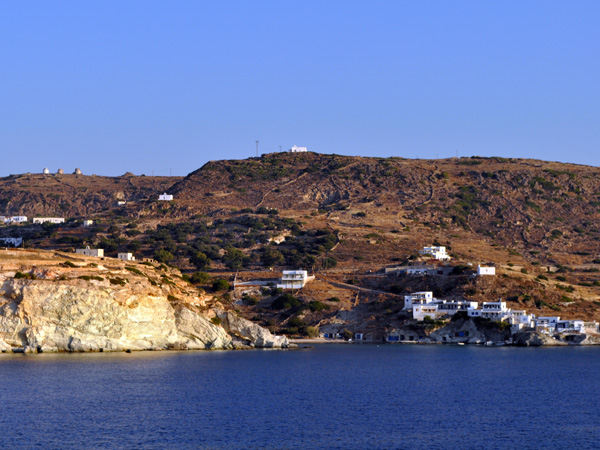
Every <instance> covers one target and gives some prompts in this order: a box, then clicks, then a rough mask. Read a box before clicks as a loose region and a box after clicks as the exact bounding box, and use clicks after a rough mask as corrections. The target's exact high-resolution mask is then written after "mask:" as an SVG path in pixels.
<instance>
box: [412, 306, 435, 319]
mask: <svg viewBox="0 0 600 450" xmlns="http://www.w3.org/2000/svg"><path fill="white" fill-rule="evenodd" d="M412 311H413V319H415V320H418V321H419V322H422V321H423V320H425V317H429V318H430V319H434V320H435V319H437V318H438V305H436V304H434V303H426V304H423V305H413V309H412Z"/></svg>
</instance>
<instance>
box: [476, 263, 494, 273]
mask: <svg viewBox="0 0 600 450" xmlns="http://www.w3.org/2000/svg"><path fill="white" fill-rule="evenodd" d="M482 275H496V268H495V267H482V266H479V265H478V266H477V276H482Z"/></svg>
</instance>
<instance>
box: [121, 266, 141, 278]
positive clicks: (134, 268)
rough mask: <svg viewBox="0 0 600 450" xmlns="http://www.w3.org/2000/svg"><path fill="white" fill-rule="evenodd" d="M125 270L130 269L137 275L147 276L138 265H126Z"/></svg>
mask: <svg viewBox="0 0 600 450" xmlns="http://www.w3.org/2000/svg"><path fill="white" fill-rule="evenodd" d="M125 270H129V271H130V272H132V273H135V274H136V275H140V276H142V277H143V276H145V275H144V273H143V272H142V271H141V270H140V269H138V268H136V267H130V266H125Z"/></svg>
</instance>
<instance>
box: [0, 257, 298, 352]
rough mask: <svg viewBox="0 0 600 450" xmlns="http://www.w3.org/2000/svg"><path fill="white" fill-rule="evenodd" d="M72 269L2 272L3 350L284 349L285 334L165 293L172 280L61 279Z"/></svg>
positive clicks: (181, 293)
mask: <svg viewBox="0 0 600 450" xmlns="http://www.w3.org/2000/svg"><path fill="white" fill-rule="evenodd" d="M77 270H78V268H74V269H73V268H69V269H64V268H62V269H61V268H55V269H54V271H49V270H44V271H39V270H38V272H37V273H38V274H40V275H42V276H45V279H43V278H41V277H40V278H38V277H34V278H36V279H33V280H32V279H16V278H14V276H15V274H16V273H18V271H3V272H2V271H0V350H2V351H10V350H12V351H24V352H40V351H41V352H63V351H64V352H79V351H123V350H162V349H235V348H251V347H280V348H281V347H287V346H288V341H287V338H285V337H281V336H273V335H272V334H271V333H270V332H269V331H268V330H266V329H264V328H261V327H259V326H258V325H255V324H253V323H252V322H249V321H247V320H245V319H242V318H238V317H236V316H235V314H233V313H231V312H225V311H222V310H221V309H219V308H216V309H210V308H207V307H206V301H205V299H202V298H198V297H195V298H194V297H193V296H187V297H186V296H184V294H185V292H184V291H183V290H180V291H178V292H176V293H177V294H178V295H179V297H175V296H174V295H172V294H167V292H169V291H170V292H175V291H174V289H175V288H174V287H173V285H175V283H172V284H171V285H169V286H168V287H165V288H163V287H161V286H159V287H153V286H151V285H150V284H149V283H148V282H147V281H144V280H140V279H139V278H141V276H140V277H137V278H138V279H137V280H136V279H134V277H129V278H121V280H128V281H126V282H125V281H123V283H122V284H119V285H116V286H115V285H113V284H111V283H109V282H108V281H105V280H103V279H102V278H101V277H100V276H97V278H98V279H100V280H103V281H89V280H87V281H86V280H81V279H80V278H81V277H76V278H70V279H69V278H67V277H66V276H65V273H71V272H76V271H77ZM113 270H114V269H113ZM124 272H127V271H124ZM21 273H22V272H21ZM28 273H30V274H34V273H35V271H32V272H28ZM59 273H60V274H61V275H58V274H59ZM76 273H77V272H76ZM98 273H101V272H100V271H99V272H98ZM140 273H142V272H141V271H140ZM123 277H127V275H126V274H123ZM167 289H168V291H167ZM210 316H212V317H217V316H221V317H223V319H221V320H223V322H224V323H226V324H227V326H225V327H224V326H221V325H220V324H218V323H219V320H214V322H216V323H213V321H211V320H210V319H209V317H210Z"/></svg>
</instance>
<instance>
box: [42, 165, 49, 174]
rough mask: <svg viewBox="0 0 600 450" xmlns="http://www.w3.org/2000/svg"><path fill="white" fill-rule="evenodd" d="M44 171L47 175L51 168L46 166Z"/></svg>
mask: <svg viewBox="0 0 600 450" xmlns="http://www.w3.org/2000/svg"><path fill="white" fill-rule="evenodd" d="M43 173H44V174H45V175H48V174H49V173H50V169H48V168H47V167H44V171H43Z"/></svg>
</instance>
